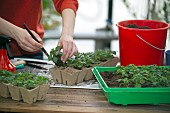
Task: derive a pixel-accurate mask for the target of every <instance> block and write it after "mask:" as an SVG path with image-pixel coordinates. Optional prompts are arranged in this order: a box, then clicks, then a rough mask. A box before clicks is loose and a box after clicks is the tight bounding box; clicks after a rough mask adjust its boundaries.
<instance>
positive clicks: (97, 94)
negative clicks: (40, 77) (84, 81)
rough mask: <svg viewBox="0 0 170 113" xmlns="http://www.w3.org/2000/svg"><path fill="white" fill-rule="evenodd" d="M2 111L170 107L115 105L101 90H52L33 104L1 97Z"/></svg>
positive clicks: (166, 110)
mask: <svg viewBox="0 0 170 113" xmlns="http://www.w3.org/2000/svg"><path fill="white" fill-rule="evenodd" d="M0 111H3V112H29V113H53V112H55V113H125V112H126V113H170V105H127V106H122V105H115V104H111V103H108V102H107V100H106V98H105V97H104V95H103V93H102V91H101V90H100V89H98V90H95V89H67V88H50V89H49V92H48V94H47V97H46V99H45V100H44V101H38V102H36V103H33V104H31V105H30V104H27V103H24V102H22V101H21V102H18V101H14V100H12V99H10V98H7V99H6V98H2V97H0Z"/></svg>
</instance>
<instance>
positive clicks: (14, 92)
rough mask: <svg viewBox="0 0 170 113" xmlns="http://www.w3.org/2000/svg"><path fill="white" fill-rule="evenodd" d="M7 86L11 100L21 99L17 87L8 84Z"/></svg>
mask: <svg viewBox="0 0 170 113" xmlns="http://www.w3.org/2000/svg"><path fill="white" fill-rule="evenodd" d="M8 88H9V92H10V94H11V97H12V99H13V100H17V101H20V100H22V96H21V92H20V88H19V87H17V86H13V85H11V84H9V85H8Z"/></svg>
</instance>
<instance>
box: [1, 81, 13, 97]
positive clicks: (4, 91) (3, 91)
mask: <svg viewBox="0 0 170 113" xmlns="http://www.w3.org/2000/svg"><path fill="white" fill-rule="evenodd" d="M0 95H1V96H2V97H4V98H8V97H11V95H10V92H9V89H8V84H6V83H2V82H0Z"/></svg>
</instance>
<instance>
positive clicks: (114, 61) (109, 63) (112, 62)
mask: <svg viewBox="0 0 170 113" xmlns="http://www.w3.org/2000/svg"><path fill="white" fill-rule="evenodd" d="M118 62H119V58H118V57H114V58H113V59H110V60H107V61H105V62H102V63H100V64H99V66H116V65H117V63H118Z"/></svg>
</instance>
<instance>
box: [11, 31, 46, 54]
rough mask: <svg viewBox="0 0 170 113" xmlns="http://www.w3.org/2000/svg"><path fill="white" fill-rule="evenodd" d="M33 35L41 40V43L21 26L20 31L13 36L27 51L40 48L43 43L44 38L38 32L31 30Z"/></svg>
mask: <svg viewBox="0 0 170 113" xmlns="http://www.w3.org/2000/svg"><path fill="white" fill-rule="evenodd" d="M31 32H32V33H33V35H34V36H35V37H36V38H37V39H38V40H39V42H40V43H38V42H36V41H35V40H34V39H33V38H32V37H31V35H30V34H29V33H28V32H27V31H26V29H22V28H19V29H18V31H17V32H16V33H15V34H14V36H13V37H12V38H13V39H15V40H16V41H17V43H18V45H19V46H20V47H21V48H22V49H23V50H25V51H28V52H35V51H38V50H40V49H41V48H42V47H43V45H42V40H41V38H40V37H39V35H38V34H37V33H35V32H34V31H33V30H31Z"/></svg>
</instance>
